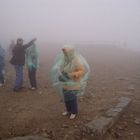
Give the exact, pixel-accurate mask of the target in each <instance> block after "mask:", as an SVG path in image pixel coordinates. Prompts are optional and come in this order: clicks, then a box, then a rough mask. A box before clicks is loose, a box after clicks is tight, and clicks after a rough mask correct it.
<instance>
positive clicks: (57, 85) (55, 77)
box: [51, 52, 90, 100]
mask: <svg viewBox="0 0 140 140" xmlns="http://www.w3.org/2000/svg"><path fill="white" fill-rule="evenodd" d="M64 57H65V56H64V54H63V53H60V54H58V55H57V57H56V59H55V61H54V65H53V67H52V69H51V80H52V84H53V87H54V89H55V90H56V92H57V93H58V95H59V96H60V97H61V99H62V100H63V87H64V86H65V85H76V84H77V82H75V81H73V80H68V81H67V82H62V81H60V80H59V76H60V75H61V74H62V73H61V71H60V66H61V64H62V63H63V62H64V61H65V59H64ZM75 57H77V58H78V59H79V61H80V63H81V64H82V65H83V67H84V71H85V72H84V75H83V76H82V77H81V80H80V90H79V91H78V93H77V95H83V94H84V93H85V89H86V86H87V82H88V78H89V73H90V67H89V64H88V63H87V61H86V60H85V58H84V57H83V56H82V55H80V54H78V53H76V52H75Z"/></svg>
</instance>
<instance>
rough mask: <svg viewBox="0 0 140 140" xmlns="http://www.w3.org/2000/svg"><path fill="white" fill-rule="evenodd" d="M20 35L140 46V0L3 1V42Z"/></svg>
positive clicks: (0, 16) (0, 15) (0, 21)
mask: <svg viewBox="0 0 140 140" xmlns="http://www.w3.org/2000/svg"><path fill="white" fill-rule="evenodd" d="M17 37H22V38H23V39H24V40H30V39H31V38H33V37H37V38H38V41H47V42H49V41H55V42H56V41H76V42H88V41H90V42H91V41H92V42H118V43H123V42H127V43H128V44H129V43H131V44H134V45H139V46H140V0H0V41H1V43H5V42H8V43H9V42H10V41H11V40H12V39H16V38H17Z"/></svg>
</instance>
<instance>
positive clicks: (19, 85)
mask: <svg viewBox="0 0 140 140" xmlns="http://www.w3.org/2000/svg"><path fill="white" fill-rule="evenodd" d="M15 71H16V80H15V84H14V89H16V90H18V89H20V88H22V84H23V66H20V65H15Z"/></svg>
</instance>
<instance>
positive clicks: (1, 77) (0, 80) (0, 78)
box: [0, 65, 4, 84]
mask: <svg viewBox="0 0 140 140" xmlns="http://www.w3.org/2000/svg"><path fill="white" fill-rule="evenodd" d="M0 84H4V66H2V65H1V66H0Z"/></svg>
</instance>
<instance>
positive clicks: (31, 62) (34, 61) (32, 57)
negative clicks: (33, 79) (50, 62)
mask: <svg viewBox="0 0 140 140" xmlns="http://www.w3.org/2000/svg"><path fill="white" fill-rule="evenodd" d="M26 64H27V67H28V69H29V70H32V68H35V69H37V68H38V65H39V52H38V49H37V47H36V45H35V44H33V45H32V46H31V47H29V48H27V49H26Z"/></svg>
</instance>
